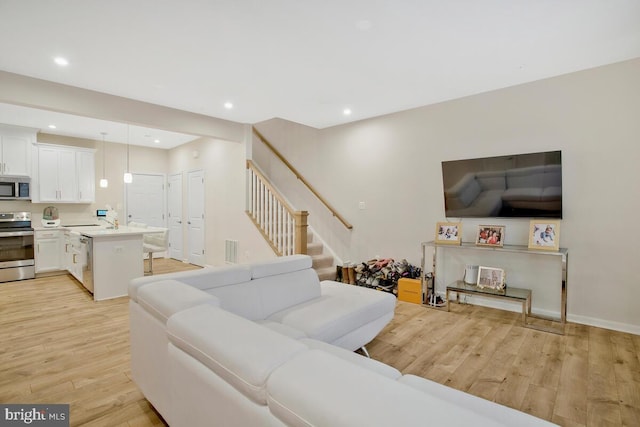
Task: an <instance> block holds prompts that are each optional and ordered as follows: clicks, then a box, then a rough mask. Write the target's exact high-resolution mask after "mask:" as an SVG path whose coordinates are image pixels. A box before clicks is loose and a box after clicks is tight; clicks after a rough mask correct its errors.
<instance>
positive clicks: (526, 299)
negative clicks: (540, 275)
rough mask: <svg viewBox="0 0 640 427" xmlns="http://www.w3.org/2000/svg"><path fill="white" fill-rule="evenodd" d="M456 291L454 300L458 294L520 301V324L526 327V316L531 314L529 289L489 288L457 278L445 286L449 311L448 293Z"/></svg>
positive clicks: (457, 298)
mask: <svg viewBox="0 0 640 427" xmlns="http://www.w3.org/2000/svg"><path fill="white" fill-rule="evenodd" d="M450 292H455V293H456V302H458V301H459V298H460V294H466V295H477V296H482V297H489V298H495V299H502V300H505V299H506V300H509V301H515V302H519V303H522V326H524V327H527V326H528V325H527V316H530V315H531V289H522V288H511V287H507V288H505V289H501V290H497V289H490V288H479V287H477V286H476V285H469V284H466V283H465V282H464V281H462V280H457V281H455V282H453V283H452V284H450V285H449V286H447V295H446V296H447V311H449V301H450V300H451V298H449V293H450Z"/></svg>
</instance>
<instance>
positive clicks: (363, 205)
mask: <svg viewBox="0 0 640 427" xmlns="http://www.w3.org/2000/svg"><path fill="white" fill-rule="evenodd" d="M358 209H360V210H365V209H367V204H366V203H365V202H359V203H358Z"/></svg>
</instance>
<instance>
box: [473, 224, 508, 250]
mask: <svg viewBox="0 0 640 427" xmlns="http://www.w3.org/2000/svg"><path fill="white" fill-rule="evenodd" d="M504 231H505V226H504V225H479V226H478V232H477V233H476V245H477V246H493V247H496V248H501V247H503V246H504Z"/></svg>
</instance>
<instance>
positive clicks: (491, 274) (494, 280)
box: [476, 265, 506, 291]
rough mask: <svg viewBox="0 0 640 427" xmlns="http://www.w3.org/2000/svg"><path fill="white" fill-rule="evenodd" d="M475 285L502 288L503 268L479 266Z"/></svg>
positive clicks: (497, 289)
mask: <svg viewBox="0 0 640 427" xmlns="http://www.w3.org/2000/svg"><path fill="white" fill-rule="evenodd" d="M476 286H477V287H478V288H480V289H485V288H488V289H494V290H496V291H500V290H503V289H504V288H505V286H506V284H505V273H504V270H503V269H501V268H494V267H484V266H482V265H481V266H479V267H478V282H477V283H476Z"/></svg>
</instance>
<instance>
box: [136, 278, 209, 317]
mask: <svg viewBox="0 0 640 427" xmlns="http://www.w3.org/2000/svg"><path fill="white" fill-rule="evenodd" d="M137 295H138V304H140V306H141V307H143V308H144V309H145V310H147V311H148V312H149V313H151V314H152V315H153V316H154V317H156V318H158V319H159V320H160V321H162V322H163V323H166V321H167V319H168V318H169V317H171V316H172V315H173V314H175V313H177V312H179V311H181V310H184V309H186V308H190V307H194V306H196V305H200V304H209V305H213V306H218V305H220V302H219V301H218V299H217V298H216V297H214V296H212V295H209V294H208V293H206V292H203V291H201V290H199V289H196V288H193V287H191V286H189V285H185V284H184V283H182V282H178V281H177V280H160V281H158V282H153V283H149V284H146V285H144V286H141V287H140V288H139V289H138V291H137Z"/></svg>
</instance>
